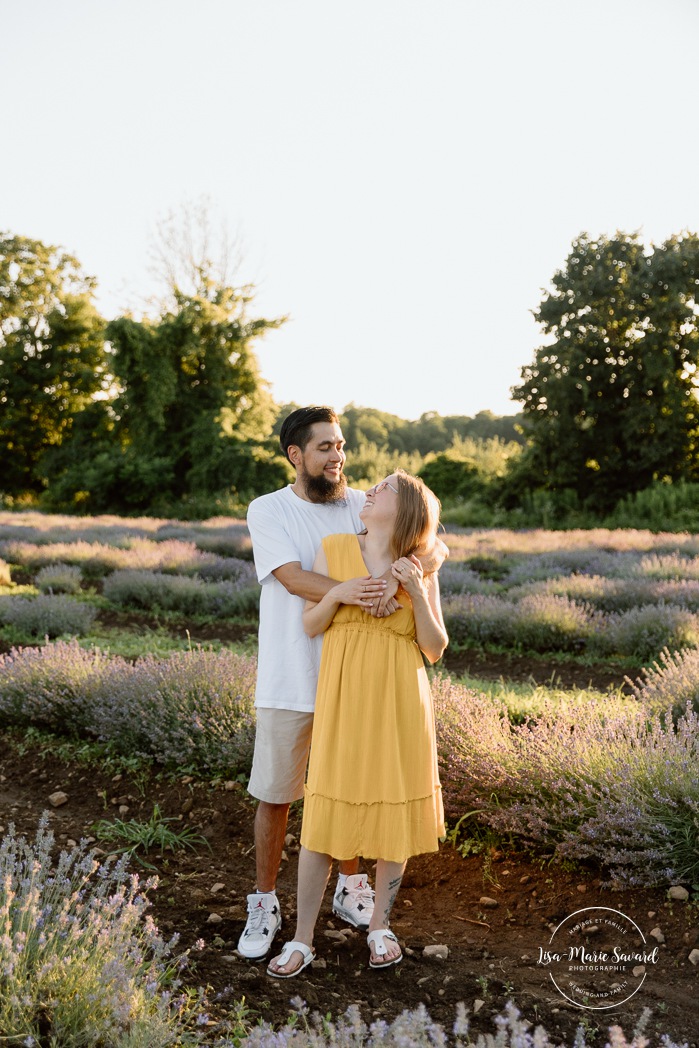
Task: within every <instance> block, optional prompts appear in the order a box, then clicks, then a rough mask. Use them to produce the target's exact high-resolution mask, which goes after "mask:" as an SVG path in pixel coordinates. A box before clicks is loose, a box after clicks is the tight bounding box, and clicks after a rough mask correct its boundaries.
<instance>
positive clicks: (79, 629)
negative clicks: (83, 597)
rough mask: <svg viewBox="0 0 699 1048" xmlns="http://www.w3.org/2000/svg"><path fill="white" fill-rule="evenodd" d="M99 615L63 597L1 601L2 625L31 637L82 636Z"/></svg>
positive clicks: (21, 598) (46, 595) (5, 599)
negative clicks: (11, 627)
mask: <svg viewBox="0 0 699 1048" xmlns="http://www.w3.org/2000/svg"><path fill="white" fill-rule="evenodd" d="M96 616H97V609H96V608H93V607H92V606H91V605H89V604H82V603H80V601H77V600H74V599H73V598H72V597H67V596H64V595H63V594H58V595H56V596H53V595H50V594H40V595H39V596H37V597H5V598H3V600H2V602H0V623H3V624H4V625H7V626H13V627H14V628H15V629H16V630H18V631H19V632H20V633H24V634H27V635H28V636H30V637H61V636H66V635H72V636H78V637H79V636H82V635H83V634H84V633H87V631H88V630H89V628H90V626H91V625H92V623H93V622H94V620H95V617H96Z"/></svg>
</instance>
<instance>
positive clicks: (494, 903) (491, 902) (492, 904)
mask: <svg viewBox="0 0 699 1048" xmlns="http://www.w3.org/2000/svg"><path fill="white" fill-rule="evenodd" d="M478 902H479V904H480V905H481V906H484V907H485V908H486V910H494V909H496V908H497V907H498V906H499V905H500V903H499V902H498V900H497V899H491V898H490V896H489V895H481V897H480V899H479V900H478Z"/></svg>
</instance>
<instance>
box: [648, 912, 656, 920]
mask: <svg viewBox="0 0 699 1048" xmlns="http://www.w3.org/2000/svg"><path fill="white" fill-rule="evenodd" d="M655 914H656V911H655V910H649V911H648V916H649V917H650V919H651V920H653V918H654V917H655Z"/></svg>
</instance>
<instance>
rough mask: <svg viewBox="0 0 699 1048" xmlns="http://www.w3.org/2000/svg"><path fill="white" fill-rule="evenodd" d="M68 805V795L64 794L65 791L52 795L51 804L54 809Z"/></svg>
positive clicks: (58, 791) (57, 791)
mask: <svg viewBox="0 0 699 1048" xmlns="http://www.w3.org/2000/svg"><path fill="white" fill-rule="evenodd" d="M67 803H68V794H67V793H64V792H63V790H56V792H55V793H52V794H51V796H50V797H49V804H50V805H51V806H52V807H53V808H60V807H61V805H62V804H67Z"/></svg>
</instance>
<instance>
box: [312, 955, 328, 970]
mask: <svg viewBox="0 0 699 1048" xmlns="http://www.w3.org/2000/svg"><path fill="white" fill-rule="evenodd" d="M327 967H328V962H327V961H326V960H325V957H316V959H315V961H311V968H327Z"/></svg>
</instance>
